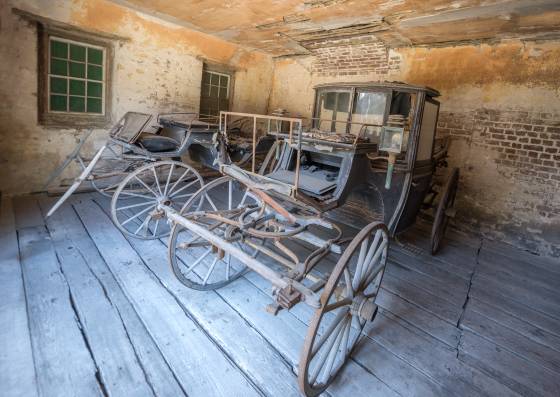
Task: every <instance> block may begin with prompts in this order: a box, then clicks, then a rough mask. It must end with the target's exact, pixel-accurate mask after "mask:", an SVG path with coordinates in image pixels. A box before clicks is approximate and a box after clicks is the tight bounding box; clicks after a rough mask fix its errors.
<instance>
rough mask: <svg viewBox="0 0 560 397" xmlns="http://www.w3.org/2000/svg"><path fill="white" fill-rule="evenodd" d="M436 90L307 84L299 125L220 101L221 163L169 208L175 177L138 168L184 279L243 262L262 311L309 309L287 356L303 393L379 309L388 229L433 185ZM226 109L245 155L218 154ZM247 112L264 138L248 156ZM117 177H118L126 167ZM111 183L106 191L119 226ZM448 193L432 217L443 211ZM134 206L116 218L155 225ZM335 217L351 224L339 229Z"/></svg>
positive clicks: (220, 276) (208, 284)
mask: <svg viewBox="0 0 560 397" xmlns="http://www.w3.org/2000/svg"><path fill="white" fill-rule="evenodd" d="M437 95H438V93H437V92H436V91H435V90H432V89H429V88H425V87H415V86H410V85H405V84H400V83H382V84H379V83H377V84H372V83H369V84H363V85H356V84H345V85H337V86H321V87H317V92H316V107H315V112H314V117H313V119H312V120H310V121H309V122H310V125H309V126H308V127H306V128H304V120H303V119H301V118H290V117H277V116H265V115H257V114H246V113H233V112H222V113H221V114H220V120H219V133H218V134H216V135H215V143H216V147H217V150H218V156H217V157H216V159H217V165H218V169H219V170H220V172H221V174H222V176H221V177H219V178H217V179H214V180H212V181H210V182H208V183H207V184H205V185H204V186H203V187H202V188H200V189H199V190H198V191H196V192H194V193H189V199H188V201H187V202H186V204H185V205H184V206H183V207H182V208H181V209H180V210H178V209H177V208H174V207H173V206H171V205H169V204H168V202H167V201H166V200H167V195H166V194H159V193H160V192H167V191H169V190H171V191H174V189H175V188H174V185H173V184H170V183H167V182H164V183H163V184H161V183H160V182H158V181H162V180H165V179H166V178H165V172H162V173H159V174H158V173H157V171H156V174H158V175H159V178H155V179H153V180H152V183H151V184H149V183H148V180H145V181H144V183H143V184H145V185H146V186H144V190H140V191H139V193H138V194H142V195H146V196H150V198H149V199H146V201H149V203H150V204H149V205H150V206H153V208H154V209H152V210H151V211H155V212H154V214H157V216H158V219H162V218H166V219H167V220H168V222H170V224H171V225H172V229H171V233H170V237H169V244H168V248H169V261H170V265H171V268H172V270H173V272H174V274H175V275H176V277H177V278H178V280H179V281H180V282H181V283H182V284H184V285H185V286H187V287H189V288H193V289H197V290H214V289H217V288H221V287H223V286H225V285H228V284H229V283H231V282H233V281H234V280H236V279H238V278H239V277H241V276H242V275H244V274H245V273H246V272H247V271H249V270H252V271H254V272H256V273H258V274H259V275H260V276H262V277H263V278H264V279H266V280H268V281H269V282H270V283H271V285H272V292H273V297H274V302H273V303H271V304H270V305H269V306H268V307H267V310H268V311H269V312H271V313H272V314H276V313H278V312H279V311H280V310H283V309H291V308H292V307H294V306H295V305H296V304H298V303H305V304H306V305H308V306H309V307H310V308H311V309H312V310H313V311H314V314H313V316H312V318H311V320H310V322H309V328H308V332H307V335H306V337H305V340H304V343H303V348H302V353H301V357H300V362H299V365H298V368H296V369H295V370H296V371H297V374H298V381H299V385H300V389H301V391H302V393H304V394H305V395H307V396H315V395H318V394H320V393H321V392H323V391H324V390H325V389H326V388H327V387H328V385H329V384H330V383H331V382H332V381H333V379H334V378H335V377H336V375H337V373H338V372H339V371H340V369H341V368H342V367H343V365H344V363H345V362H346V360H347V359H348V357H349V356H350V355H351V354H352V352H353V350H354V348H355V347H356V345H357V344H358V343H359V341H360V340H361V338H363V337H364V336H365V332H364V330H365V327H366V325H367V323H369V322H371V321H373V319H374V318H375V316H376V314H377V311H378V307H377V305H376V304H375V298H376V296H377V293H378V291H379V288H380V285H381V282H382V278H383V273H384V270H385V265H386V260H387V254H388V247H389V242H390V238H391V237H392V236H394V235H395V234H396V233H398V232H400V231H402V230H404V229H406V228H407V227H408V226H410V225H411V224H412V223H413V222H414V218H415V216H416V214H417V213H418V211H419V209H420V207H421V206H422V204H423V200H424V198H425V196H427V195H428V193H431V189H432V183H431V177H432V174H433V172H434V169H435V167H436V163H440V160H438V159H436V157H435V156H434V140H435V139H434V138H435V129H436V124H437V115H438V110H439V103H438V102H437V101H436V100H435V99H434V98H435V97H437ZM232 118H246V119H248V120H249V121H250V122H251V124H252V125H253V150H252V161H251V167H250V169H247V168H242V167H240V166H238V165H236V164H234V163H233V162H232V161H231V159H230V158H229V156H228V150H227V146H228V133H227V132H228V123H230V121H231V119H232ZM258 125H261V126H262V125H264V126H266V135H268V136H270V137H272V138H273V139H274V143H273V144H272V146H271V147H270V150H269V151H268V153H267V155H266V156H265V158H264V159H263V161H262V162H261V163H260V164H258V163H257V160H256V145H257V139H256V136H257V131H258ZM438 156H441V153H440V154H438ZM438 158H440V157H438ZM156 168H158V164H157V163H156V164H151V165H147V166H146V170H145V171H144V172H145V174H146V175H151V174H153V173H154V172H152V171H148V170H150V169H151V170H155V169H156ZM136 187H138V186H136ZM121 188H123V189H128V187H126V183H125V181H123V183H122V184H121V185H120V186H119V189H121ZM124 191H126V190H124ZM119 194H120V192H119V190H117V192H116V193H115V195H114V196H113V200H112V205H111V208H112V212H113V216H114V217H113V221H114V222H115V223H116V224H117V226H118V225H119V223H120V222H121V220H120V219H119V218H118V217H115V214H117V212H118V211H119V210H120V209H122V206H120V204H119V203H120V198H119ZM446 197H447V200H448V202H447V204H443V205H442V204H441V201H440V204H439V205H440V206H441V205H442V206H443V207H442V208H444V209H443V210H441V211H439V212H440V216H443V217H445V216H449V215H450V213H451V212H450V211H447V210H448V209H450V207H449V203H450V202H449V199H450V197H449V195H447V196H445V195H444V198H446ZM129 210H132V209H130V208H125V211H129ZM126 216H127V218H126V219H127V220H128V219H130V218H131V217H134V216H135V212H134V211H129V212H127V214H126ZM139 218H141V216H138V217H137V218H134V219H132V220H131V221H128V222H129V224H131V225H132V226H133V227H143V228H146V230H147V231H148V232H149V231H153V229H154V228H155V227H157V226H153V225H151V224H150V221H148V223H146V221H145V220H144V221H142V220H140V219H139ZM337 219H338V220H339V222H335V220H337ZM444 221H445V219H444ZM439 222H440V224H439V226H438V230H440V231H441V230H442V228H444V227H445V222H443V223H442V222H441V221H439ZM345 223H346V225H351V226H353V227H354V228H356V227H358V229H359V231H358V232H357V233H355V235H354V236H353V237H345V236H344V234H345V230H346V229H347V227H346V226H344V224H345Z"/></svg>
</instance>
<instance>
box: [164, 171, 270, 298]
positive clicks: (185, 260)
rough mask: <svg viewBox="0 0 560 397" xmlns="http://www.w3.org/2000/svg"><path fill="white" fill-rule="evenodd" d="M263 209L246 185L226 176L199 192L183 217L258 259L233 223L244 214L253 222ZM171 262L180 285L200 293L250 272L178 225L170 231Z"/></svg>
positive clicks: (232, 258) (189, 203) (183, 213)
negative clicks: (255, 215)
mask: <svg viewBox="0 0 560 397" xmlns="http://www.w3.org/2000/svg"><path fill="white" fill-rule="evenodd" d="M198 203H200V204H198ZM260 207H261V203H260V201H258V198H256V197H255V196H254V195H252V194H250V193H248V191H247V188H246V187H245V186H244V185H242V184H241V183H239V182H237V181H235V180H233V179H232V178H230V177H227V176H226V177H221V178H218V179H216V180H214V181H212V182H210V183H208V184H207V185H205V186H204V187H203V188H202V189H201V190H199V191H198V192H197V193H196V195H194V196H193V197H192V198H191V199H190V201H189V202H188V203H187V204H185V206H184V207H183V209H182V210H181V215H182V216H184V217H185V218H187V219H189V220H191V221H193V222H196V223H197V224H199V225H201V226H204V227H205V228H206V229H207V230H210V231H211V232H212V233H214V234H215V235H217V236H219V237H220V238H222V239H224V240H226V241H228V242H229V243H231V244H234V245H236V246H237V248H240V249H241V250H243V251H245V252H246V253H248V254H250V255H253V256H255V254H256V251H255V250H253V249H252V248H249V247H248V246H246V245H245V244H243V241H242V239H241V234H240V230H239V229H238V228H237V227H236V226H235V225H233V223H234V222H236V221H238V220H239V218H240V216H241V215H242V214H246V216H245V219H246V220H248V221H250V220H251V219H252V216H254V214H256V213H257V212H258V209H259V208H260ZM195 210H196V211H197V212H196V213H193V211H195ZM169 262H170V264H171V268H172V269H173V273H175V276H176V277H177V278H178V279H179V281H180V282H181V283H183V284H184V285H186V286H187V287H189V288H193V289H197V290H213V289H217V288H220V287H223V286H225V285H227V284H229V283H231V282H232V281H234V280H236V279H238V278H239V277H240V276H242V275H243V274H244V273H245V271H246V270H247V267H246V265H245V264H244V263H242V262H240V261H239V260H238V259H236V258H234V257H233V256H231V255H230V254H228V253H225V252H224V251H223V250H222V249H221V248H219V247H216V246H213V245H212V244H210V243H209V242H208V241H206V240H204V239H203V238H201V237H199V236H198V235H196V234H194V233H192V232H191V231H190V230H188V229H186V228H184V227H183V226H181V225H179V224H176V225H174V226H173V228H172V230H171V236H170V238H169Z"/></svg>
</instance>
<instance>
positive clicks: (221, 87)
mask: <svg viewBox="0 0 560 397" xmlns="http://www.w3.org/2000/svg"><path fill="white" fill-rule="evenodd" d="M230 81H231V76H230V75H229V74H226V73H221V72H215V71H212V70H208V69H206V68H205V69H204V70H203V71H202V85H201V92H200V115H201V116H202V117H204V116H212V117H217V116H218V115H219V114H220V111H222V110H225V111H227V110H229V98H230Z"/></svg>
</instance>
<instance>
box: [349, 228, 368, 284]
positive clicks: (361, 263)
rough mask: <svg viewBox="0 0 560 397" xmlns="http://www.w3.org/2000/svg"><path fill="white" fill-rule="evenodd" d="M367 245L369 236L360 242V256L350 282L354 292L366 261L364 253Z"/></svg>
mask: <svg viewBox="0 0 560 397" xmlns="http://www.w3.org/2000/svg"><path fill="white" fill-rule="evenodd" d="M368 244H369V236H368V237H366V238H365V240H364V241H362V244H361V245H360V254H359V256H358V263H356V272H355V273H354V279H353V280H352V288H353V289H354V291H355V290H357V289H358V285H359V283H360V275H361V274H362V270H363V266H364V260H365V259H366V252H367V248H368Z"/></svg>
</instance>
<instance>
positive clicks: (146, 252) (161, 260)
mask: <svg viewBox="0 0 560 397" xmlns="http://www.w3.org/2000/svg"><path fill="white" fill-rule="evenodd" d="M129 242H130V244H131V245H132V247H133V248H134V249H135V250H136V252H137V253H138V254H139V255H140V256H141V257H142V259H143V260H144V262H145V263H146V265H147V266H148V267H149V268H150V269H151V270H152V271H153V272H154V274H155V275H156V276H157V277H158V279H159V280H160V281H161V282H162V284H163V285H164V286H165V287H166V288H167V290H169V291H170V292H171V293H172V294H173V295H174V296H175V297H176V299H177V300H178V301H179V302H180V304H181V306H182V307H183V308H184V309H185V310H186V311H187V312H188V313H189V315H191V316H192V317H193V318H194V319H195V320H196V321H197V322H198V323H199V324H200V325H201V326H202V327H203V328H204V329H205V331H206V332H207V333H208V334H209V335H210V336H211V337H212V339H213V340H215V341H216V342H217V343H218V344H219V345H220V346H221V347H222V348H223V349H224V350H225V351H226V352H227V353H228V355H229V356H230V357H231V358H232V359H233V360H234V361H235V362H236V364H237V365H238V366H239V367H240V368H242V369H243V371H244V372H246V373H247V374H248V375H249V376H250V377H251V379H253V381H254V382H255V383H256V384H257V385H258V386H259V388H260V389H261V390H262V391H263V392H265V393H266V394H267V395H271V396H299V389H298V387H297V379H296V377H295V376H294V374H293V372H292V368H291V366H290V365H287V364H286V363H285V362H284V359H283V358H282V356H281V355H280V354H278V352H277V351H276V350H275V349H274V348H273V347H272V346H271V345H270V344H269V343H268V342H267V341H266V340H265V339H264V338H263V337H262V336H261V335H260V334H259V333H258V332H257V331H255V330H254V329H253V328H251V327H250V326H248V324H247V322H246V321H245V320H244V319H243V318H242V317H241V316H239V315H238V314H237V312H236V311H235V310H233V309H232V308H231V307H230V306H229V305H228V304H227V303H226V302H225V301H224V300H223V299H222V298H221V297H220V296H219V295H218V294H216V293H215V292H213V291H207V292H205V291H196V290H193V289H189V288H187V287H185V286H184V285H183V284H181V283H180V282H179V281H178V280H177V278H176V277H175V275H174V274H173V273H172V272H171V269H170V267H169V263H168V260H167V247H166V246H165V245H164V244H163V243H162V242H161V241H159V240H139V239H129Z"/></svg>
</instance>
